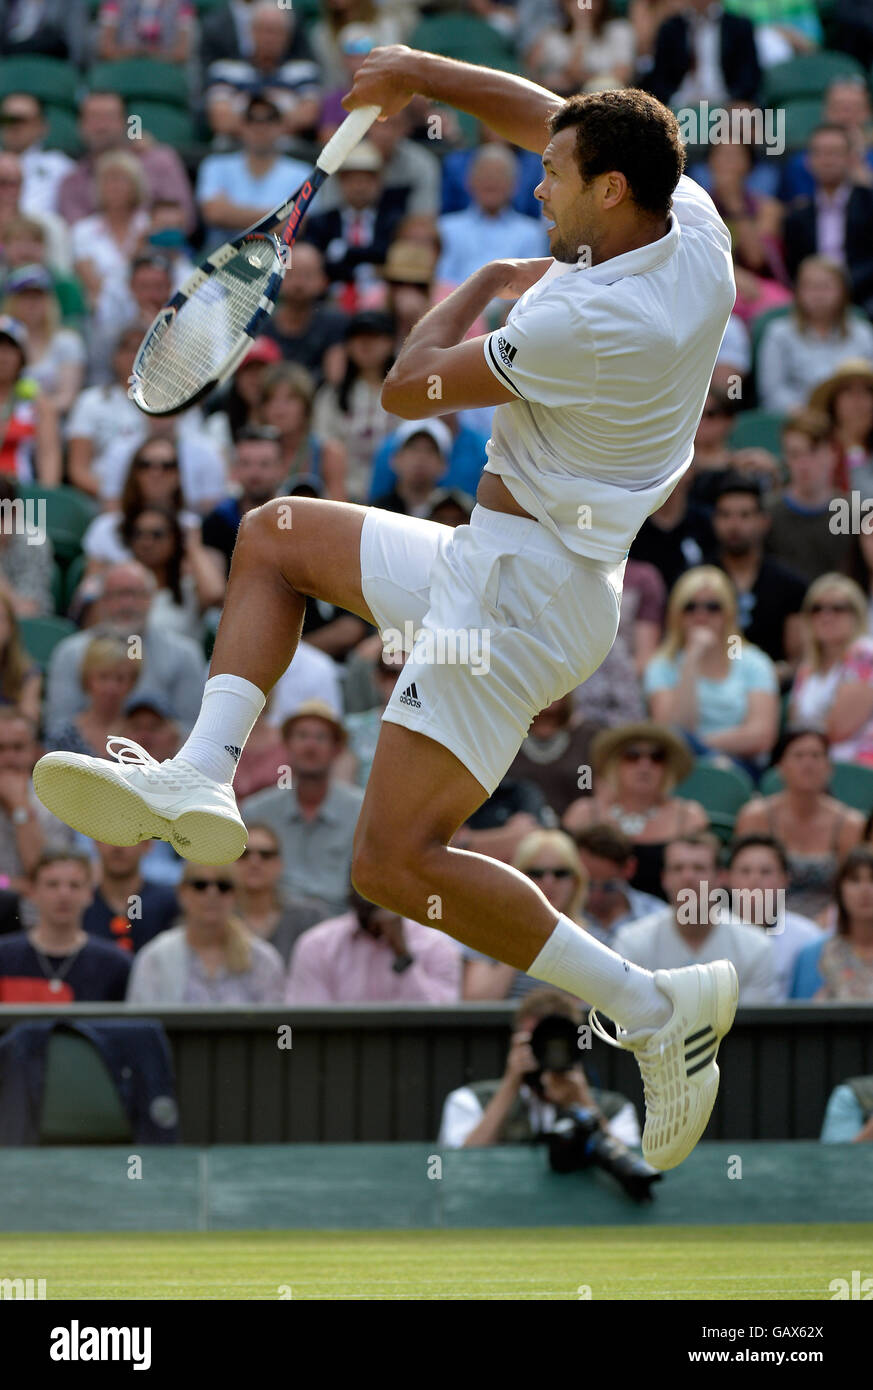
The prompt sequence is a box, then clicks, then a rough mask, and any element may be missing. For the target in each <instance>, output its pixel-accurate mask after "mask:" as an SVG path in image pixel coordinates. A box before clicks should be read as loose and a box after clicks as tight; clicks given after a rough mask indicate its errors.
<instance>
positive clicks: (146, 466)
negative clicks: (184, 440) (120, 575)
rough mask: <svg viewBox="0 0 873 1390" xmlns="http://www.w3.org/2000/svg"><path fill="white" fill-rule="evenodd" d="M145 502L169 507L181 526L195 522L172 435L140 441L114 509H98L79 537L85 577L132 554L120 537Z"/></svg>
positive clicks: (118, 562) (148, 504)
mask: <svg viewBox="0 0 873 1390" xmlns="http://www.w3.org/2000/svg"><path fill="white" fill-rule="evenodd" d="M147 506H158V507H171V508H172V509H173V511H174V512H176V514H177V515H178V517H179V521H180V522H181V524H182V525H183V526H194V525H196V524H197V520H198V519H197V516H196V514H195V513H194V512H189V511H187V510H186V508H185V500H184V498H183V496H182V481H181V475H180V473H179V455H178V453H177V451H176V446H175V444H174V443H173V441H172V440H171V439H162V438H160V437H158V436H156V437H155V438H154V439H146V440H145V441H144V443H142V444H140V446H139V448H138V449H137V450H136V453H135V454H134V456H133V458H132V459H131V461H130V467H129V468H128V470H127V477H126V478H125V480H124V487H123V488H122V490H121V497H120V499H119V506H118V510H117V511H108V512H101V513H100V515H99V516H96V517H95V518H94V520H93V521H92V522H91V524H90V525H89V527H88V529H87V531H86V532H85V534H84V536H83V538H82V549H83V550H84V552H85V555H86V556H87V567H86V570H85V576H86V579H87V577H88V575H91V574H96V573H98V572H99V571H100V570H102V569H106V568H107V567H108V566H109V565H120V564H122V563H123V562H124V561H125V560H129V559H130V558H131V555H130V550H129V548H128V547H127V546H126V545H125V543H124V540H123V539H122V530H123V529H124V528H125V527H128V528H129V526H130V525H131V523H132V520H133V518H134V516H136V514H137V513H138V512H139V511H140V510H141V509H142V508H143V507H147Z"/></svg>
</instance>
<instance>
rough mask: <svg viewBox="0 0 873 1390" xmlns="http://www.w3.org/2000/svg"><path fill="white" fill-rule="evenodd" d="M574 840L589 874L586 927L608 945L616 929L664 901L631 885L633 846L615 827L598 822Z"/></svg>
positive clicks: (654, 909)
mask: <svg viewBox="0 0 873 1390" xmlns="http://www.w3.org/2000/svg"><path fill="white" fill-rule="evenodd" d="M573 839H574V840H575V842H576V848H577V850H578V851H579V859H580V861H581V863H582V865H583V867H584V869H585V871H586V873H587V875H588V888H587V892H586V896H585V926H586V928H587V930H588V931H590V932H591V933H592V935H594V936H596V937H597V939H598V941H602V942H603V943H604V945H606V946H611V945H612V938H613V935H614V933H615V932H616V931H617V930H618V928H619V927H622V926H625V925H626V924H627V923H628V922H636V921H639V919H640V918H641V917H648V916H649V914H650V913H652V912H658V911H660V908H661V904H662V902H663V899H662V898H661V897H656V896H655V895H654V894H652V893H641V892H640V890H639V889H638V888H634V887H633V886H632V884H631V880H632V879H633V877H634V875H635V874H636V870H637V859H636V855H635V854H634V847H633V844H632V843H631V840H630V838H629V837H628V836H627V835H625V833H624V831H623V830H619V829H618V827H617V826H616V825H613V824H612V823H611V822H610V821H600V822H599V823H595V824H593V825H589V826H586V828H585V829H584V830H577V831H576V832H575V833H574V835H573Z"/></svg>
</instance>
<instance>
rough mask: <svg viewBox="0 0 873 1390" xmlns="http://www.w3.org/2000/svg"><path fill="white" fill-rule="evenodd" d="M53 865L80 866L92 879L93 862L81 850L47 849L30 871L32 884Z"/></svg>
mask: <svg viewBox="0 0 873 1390" xmlns="http://www.w3.org/2000/svg"><path fill="white" fill-rule="evenodd" d="M53 864H79V865H80V866H81V867H82V868H83V869H84V870H85V874H86V876H87V877H88V878H90V877H91V860H90V859H89V858H88V856H87V854H83V853H82V851H81V850H77V849H46V850H43V852H42V854H41V855H40V856H39V858H38V859H37V861H36V863H35V864H34V866H33V868H32V869H31V871H30V881H31V883H36V881H37V879H38V878H39V876H40V874H41V873H42V871H43V869H50V868H51V867H52V865H53Z"/></svg>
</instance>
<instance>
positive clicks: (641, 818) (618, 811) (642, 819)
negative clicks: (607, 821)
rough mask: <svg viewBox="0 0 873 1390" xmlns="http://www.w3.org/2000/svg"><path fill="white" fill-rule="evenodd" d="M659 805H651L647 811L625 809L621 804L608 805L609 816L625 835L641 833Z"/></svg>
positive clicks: (655, 813)
mask: <svg viewBox="0 0 873 1390" xmlns="http://www.w3.org/2000/svg"><path fill="white" fill-rule="evenodd" d="M660 809H661V808H660V806H651V807H649V810H648V811H625V810H624V809H623V808H622V807H621V806H619V805H617V804H616V805H615V806H610V807H609V811H608V814H609V816H610V817H611V818H612V819H613V820H614V821H615V822H616V823H617V824H618V825H619V826H620V827H621V829H622V830H623V831H624V833H625V835H641V834H642V833H643V831H644V830H645V828H646V826H647V825H648V823H649V821H650V820H652V818H653V817H654V816H656V815H657V814H658V812H659V811H660Z"/></svg>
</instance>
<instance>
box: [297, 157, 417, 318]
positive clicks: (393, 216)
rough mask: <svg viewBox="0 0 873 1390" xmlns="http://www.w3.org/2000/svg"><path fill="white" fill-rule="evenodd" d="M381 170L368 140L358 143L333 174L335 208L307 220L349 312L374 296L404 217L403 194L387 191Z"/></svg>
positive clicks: (312, 238) (311, 238)
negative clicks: (336, 188) (379, 268)
mask: <svg viewBox="0 0 873 1390" xmlns="http://www.w3.org/2000/svg"><path fill="white" fill-rule="evenodd" d="M382 169H383V160H382V156H381V155H380V153H379V151H378V150H377V148H376V146H375V145H374V144H373V142H372V140H362V141H361V142H360V144H359V145H357V146H356V147H355V149H354V150H352V152H351V154H350V155H348V156H347V157H346V159H345V160H344V161H343V163H342V165H341V166H340V168H339V170H338V171H337V174H336V175H335V178H336V182H337V184H338V185H339V193H340V197H339V202H338V204H337V206H336V207H334V208H332V209H330V211H328V212H315V213H313V214H312V215H311V216H310V217H309V218H307V221H306V232H305V235H306V240H307V241H311V242H313V243H314V244H315V245H316V246H317V247H318V248H319V250H320V251H321V252H322V253H323V255H324V267H325V271H326V273H327V276H328V279H329V280H330V282H331V284H333V285H341V286H344V287H345V290H344V292H343V293H341V295H340V298H339V303H340V304H341V305H342V307H343V308H344V309H347V310H349V311H350V312H352V311H354V310H355V309H360V308H365V307H367V303H366V302H365V301H367V300H369V301H371V302H372V300H373V299H374V298H377V297H378V294H377V291H379V288H380V287H379V286H378V277H377V275H376V267H377V266H380V265H382V264H384V262H385V258H386V256H387V255H388V247H389V246H390V244H391V242H392V240H393V238H394V233H395V230H396V228H397V224H398V222H399V221H400V219H401V217H402V216H403V210H404V209H403V203H404V199H403V196H402V193H401V191H400V190H397V189H387V188H386V187H385V185H384V183H383V180H382Z"/></svg>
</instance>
